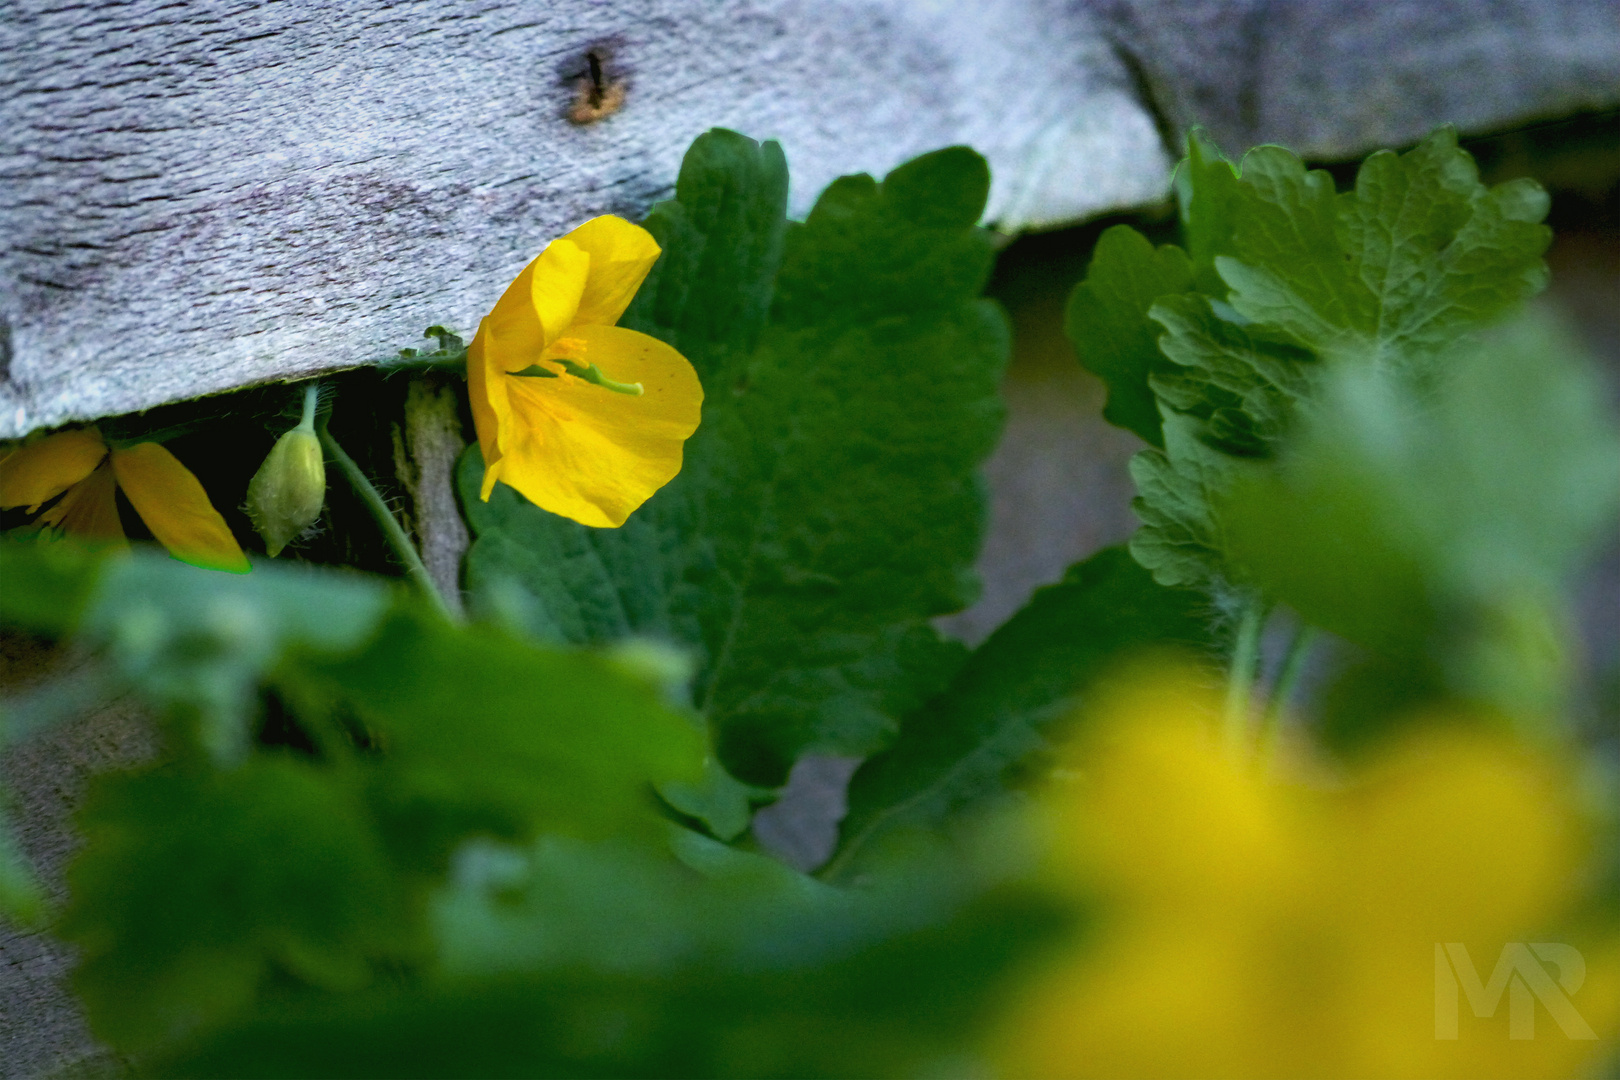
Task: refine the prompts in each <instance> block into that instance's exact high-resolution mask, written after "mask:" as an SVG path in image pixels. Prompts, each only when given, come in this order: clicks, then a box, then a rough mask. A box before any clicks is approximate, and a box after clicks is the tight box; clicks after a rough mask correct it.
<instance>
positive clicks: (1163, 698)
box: [995, 679, 1620, 1080]
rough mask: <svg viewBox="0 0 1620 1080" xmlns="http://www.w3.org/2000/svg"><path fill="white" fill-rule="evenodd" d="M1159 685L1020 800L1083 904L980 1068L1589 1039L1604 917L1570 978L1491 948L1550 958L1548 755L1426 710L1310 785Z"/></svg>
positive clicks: (1408, 1052)
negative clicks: (1092, 911)
mask: <svg viewBox="0 0 1620 1080" xmlns="http://www.w3.org/2000/svg"><path fill="white" fill-rule="evenodd" d="M1159 686H1160V689H1157V690H1147V689H1142V688H1139V689H1138V690H1137V691H1134V692H1130V693H1125V694H1122V695H1121V696H1120V698H1119V699H1118V700H1117V701H1115V702H1114V704H1113V706H1112V707H1111V708H1110V709H1109V710H1107V712H1108V715H1106V716H1104V717H1101V718H1100V724H1099V725H1098V727H1097V728H1096V729H1095V730H1097V731H1098V732H1099V734H1098V735H1097V737H1096V738H1095V739H1092V740H1088V741H1087V743H1086V744H1085V745H1084V746H1083V747H1081V748H1079V749H1078V750H1077V752H1076V754H1075V756H1074V758H1073V759H1072V760H1071V761H1070V762H1069V763H1068V767H1066V768H1064V769H1062V770H1060V771H1059V776H1061V777H1064V778H1065V779H1062V780H1060V781H1058V782H1056V783H1055V784H1054V786H1053V788H1052V789H1051V791H1050V792H1049V793H1048V794H1047V796H1046V797H1045V800H1044V801H1043V803H1042V804H1041V807H1040V810H1039V811H1038V817H1039V820H1040V822H1041V828H1042V830H1043V832H1044V835H1045V836H1046V838H1047V839H1048V840H1049V841H1050V844H1051V848H1050V850H1051V869H1052V870H1053V872H1054V874H1055V878H1056V880H1057V881H1058V882H1060V887H1062V888H1066V889H1069V890H1071V891H1073V890H1078V891H1080V892H1082V893H1084V894H1085V895H1086V896H1087V897H1088V898H1089V899H1090V900H1092V901H1093V902H1094V903H1095V905H1096V910H1097V912H1098V918H1097V921H1096V922H1095V923H1094V924H1093V925H1092V926H1091V927H1090V928H1089V933H1088V934H1087V935H1086V936H1085V937H1084V939H1083V940H1081V941H1078V942H1076V943H1075V944H1074V945H1073V946H1072V948H1071V949H1070V951H1068V952H1067V953H1066V954H1065V955H1062V956H1058V957H1053V958H1051V963H1050V964H1049V965H1048V966H1047V967H1046V968H1045V969H1044V970H1043V971H1041V972H1040V973H1039V974H1038V975H1037V976H1036V977H1035V978H1034V979H1033V980H1032V981H1031V982H1030V983H1029V984H1028V985H1027V987H1026V988H1025V990H1024V991H1023V992H1022V993H1021V994H1020V995H1019V996H1018V997H1017V998H1016V999H1015V1001H1014V1002H1013V1004H1012V1006H1011V1008H1010V1010H1009V1012H1008V1014H1007V1016H1006V1018H1005V1022H1004V1024H1003V1026H1002V1027H1001V1028H1000V1030H999V1031H998V1033H997V1036H996V1050H995V1054H996V1057H997V1060H998V1062H999V1065H1000V1067H1001V1071H1002V1074H1003V1075H1004V1076H1007V1077H1009V1078H1012V1077H1041V1078H1046V1077H1080V1076H1098V1077H1115V1078H1123V1077H1183V1076H1186V1077H1203V1078H1215V1077H1368V1078H1371V1077H1424V1078H1439V1077H1466V1078H1470V1080H1477V1078H1483V1077H1494V1076H1568V1075H1574V1074H1577V1073H1579V1072H1580V1071H1581V1070H1582V1069H1583V1068H1589V1067H1591V1066H1592V1065H1593V1064H1594V1063H1595V1062H1596V1061H1598V1060H1601V1055H1602V1053H1604V1052H1610V1053H1612V1052H1613V1051H1614V1048H1615V1037H1616V1035H1617V1034H1620V943H1617V942H1616V940H1615V938H1614V936H1613V928H1612V927H1609V928H1607V929H1605V930H1603V931H1600V932H1599V935H1598V936H1597V937H1595V938H1593V939H1591V940H1584V941H1583V942H1581V945H1580V948H1581V952H1582V953H1584V965H1585V974H1584V979H1583V978H1582V977H1580V976H1579V974H1578V973H1577V972H1576V971H1575V970H1573V968H1574V967H1579V966H1580V964H1579V962H1576V963H1575V964H1574V965H1573V966H1568V965H1566V966H1568V969H1567V970H1566V966H1557V965H1556V964H1555V966H1554V967H1553V968H1552V969H1551V970H1553V971H1555V972H1556V975H1547V974H1545V972H1546V971H1547V970H1548V969H1545V968H1542V967H1540V966H1539V962H1538V961H1537V960H1536V955H1539V954H1532V953H1530V952H1526V951H1524V947H1523V946H1522V945H1520V946H1515V945H1514V943H1534V944H1531V945H1530V946H1529V947H1530V948H1531V949H1540V950H1542V953H1544V954H1545V955H1542V956H1541V959H1548V960H1551V961H1559V960H1566V961H1567V959H1568V957H1569V956H1570V955H1571V954H1573V953H1574V952H1575V950H1573V949H1571V948H1570V946H1569V944H1567V943H1564V942H1561V943H1559V944H1558V945H1554V946H1552V947H1551V949H1550V950H1549V949H1548V948H1547V947H1546V946H1544V945H1542V944H1540V943H1543V942H1546V941H1548V940H1549V937H1548V935H1557V933H1558V931H1557V925H1558V924H1557V922H1556V920H1558V919H1559V918H1560V917H1561V916H1565V915H1567V914H1568V912H1569V910H1570V904H1571V901H1572V900H1573V899H1574V897H1575V894H1576V892H1577V889H1576V883H1577V881H1578V878H1579V874H1580V871H1581V863H1582V854H1583V851H1582V849H1583V843H1582V835H1581V818H1580V815H1579V814H1578V813H1577V812H1576V809H1575V807H1574V806H1573V805H1572V803H1571V800H1570V797H1569V795H1568V793H1567V790H1568V785H1567V777H1566V776H1564V775H1563V774H1562V772H1561V770H1560V769H1559V768H1558V767H1557V766H1556V764H1555V763H1553V762H1551V761H1549V760H1547V759H1546V758H1545V757H1542V756H1538V755H1537V754H1535V753H1533V752H1531V751H1529V750H1527V749H1525V748H1523V747H1520V746H1517V745H1514V744H1512V743H1509V742H1507V741H1505V740H1503V739H1500V738H1497V737H1494V736H1489V735H1486V734H1483V733H1480V732H1479V731H1478V730H1468V729H1465V728H1462V727H1453V728H1445V727H1441V726H1437V725H1427V726H1426V728H1425V730H1426V732H1427V734H1425V735H1422V736H1418V737H1415V738H1413V739H1412V740H1411V741H1409V742H1407V743H1406V744H1405V745H1403V746H1401V747H1400V748H1398V749H1396V750H1395V751H1393V752H1391V753H1389V754H1388V755H1387V756H1386V757H1384V758H1383V759H1381V760H1379V761H1377V762H1376V763H1373V764H1371V765H1368V766H1366V767H1365V768H1363V769H1361V770H1359V771H1358V772H1357V773H1356V775H1355V776H1353V777H1352V778H1350V779H1348V780H1344V781H1341V782H1338V783H1336V784H1328V783H1326V782H1325V780H1324V779H1323V778H1321V777H1317V778H1314V781H1315V782H1312V779H1313V778H1311V777H1308V776H1306V775H1304V770H1303V769H1301V768H1298V767H1295V768H1294V769H1293V770H1292V775H1289V774H1288V773H1286V772H1285V771H1284V770H1283V768H1281V767H1279V766H1273V767H1270V768H1263V767H1262V766H1261V765H1260V764H1259V763H1258V762H1255V761H1252V760H1250V761H1244V760H1236V759H1234V757H1233V756H1232V755H1231V754H1230V753H1228V752H1225V751H1223V749H1222V747H1221V745H1220V742H1219V739H1218V737H1217V734H1216V730H1217V728H1216V722H1215V716H1216V714H1217V712H1218V704H1217V703H1216V702H1215V700H1214V699H1213V696H1212V695H1210V694H1208V693H1207V692H1205V691H1203V690H1200V689H1197V688H1196V687H1195V686H1194V685H1193V683H1192V682H1191V681H1190V680H1182V681H1179V682H1174V683H1172V684H1169V685H1168V688H1166V686H1167V684H1166V683H1165V681H1164V680H1162V679H1161V680H1159ZM1551 940H1554V941H1557V940H1558V939H1557V937H1556V936H1553V937H1552V939H1551ZM1503 958H1505V959H1503ZM1504 963H1505V964H1506V966H1502V965H1503V964H1504ZM1515 964H1520V965H1523V964H1528V965H1529V966H1528V967H1525V966H1518V967H1516V966H1515ZM1555 979H1556V980H1563V981H1565V982H1566V983H1568V985H1567V986H1563V987H1560V986H1558V985H1557V984H1556V982H1555ZM1537 980H1539V981H1537ZM1531 982H1536V986H1535V987H1532V986H1531V985H1530V983H1531ZM1459 987H1460V988H1461V990H1462V993H1461V994H1459V993H1458V988H1459ZM1577 990H1578V991H1579V992H1578V993H1577V992H1575V991H1577ZM1566 991H1567V993H1566ZM1538 993H1539V994H1544V995H1545V996H1544V997H1542V998H1539V999H1536V1000H1539V1002H1540V1003H1539V1004H1537V1003H1536V1002H1535V1001H1533V1000H1532V997H1531V995H1533V994H1538ZM1448 995H1449V996H1448ZM1560 995H1563V996H1562V1002H1563V1005H1562V1006H1560V1005H1559V1002H1558V1001H1555V1000H1551V999H1557V998H1559V997H1560ZM1493 1004H1494V1005H1496V1006H1497V1007H1496V1008H1495V1010H1494V1014H1493V1015H1489V1016H1479V1015H1476V1011H1475V1010H1476V1008H1478V1009H1479V1010H1480V1011H1482V1012H1485V1013H1490V1012H1491V1007H1492V1005H1493ZM1553 1007H1558V1008H1562V1012H1561V1013H1554V1012H1553ZM1537 1009H1540V1010H1542V1011H1541V1014H1540V1016H1539V1017H1537V1018H1536V1021H1535V1026H1534V1038H1529V1039H1527V1038H1523V1037H1522V1036H1523V1034H1524V1028H1523V1024H1524V1023H1525V1019H1526V1016H1527V1015H1529V1013H1530V1012H1532V1011H1533V1010H1537ZM1508 1013H1512V1014H1513V1015H1512V1016H1511V1017H1510V1016H1506V1015H1504V1014H1508ZM1571 1013H1574V1014H1575V1015H1574V1017H1573V1019H1571ZM1560 1017H1561V1018H1560ZM1510 1023H1511V1024H1512V1025H1514V1026H1513V1027H1512V1037H1510ZM1566 1024H1568V1025H1569V1027H1570V1033H1566V1031H1565V1030H1562V1029H1563V1028H1564V1027H1565V1025H1566ZM1448 1025H1449V1027H1448ZM1572 1035H1573V1036H1574V1037H1572ZM1593 1035H1597V1036H1601V1038H1600V1039H1599V1040H1598V1041H1593V1039H1592V1038H1591V1036H1593Z"/></svg>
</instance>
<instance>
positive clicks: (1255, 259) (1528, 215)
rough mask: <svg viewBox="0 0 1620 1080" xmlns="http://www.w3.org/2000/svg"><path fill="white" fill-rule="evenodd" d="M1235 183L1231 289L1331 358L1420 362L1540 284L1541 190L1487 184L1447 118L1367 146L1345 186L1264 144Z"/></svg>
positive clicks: (1260, 317) (1223, 264)
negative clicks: (1413, 141)
mask: <svg viewBox="0 0 1620 1080" xmlns="http://www.w3.org/2000/svg"><path fill="white" fill-rule="evenodd" d="M1239 192H1240V194H1239V197H1238V201H1237V205H1236V207H1235V210H1236V214H1235V225H1234V229H1233V244H1232V247H1233V254H1232V255H1231V256H1225V257H1217V258H1216V260H1215V264H1216V267H1217V269H1218V270H1219V272H1220V275H1221V278H1222V279H1223V280H1224V281H1225V282H1226V283H1227V284H1228V285H1229V286H1231V290H1232V291H1231V294H1230V296H1229V297H1228V301H1229V303H1230V304H1231V305H1232V307H1233V309H1234V310H1236V311H1237V312H1238V314H1239V315H1241V316H1243V317H1244V318H1245V319H1249V320H1252V321H1254V322H1258V323H1264V324H1266V325H1268V326H1270V327H1272V328H1275V329H1276V330H1278V331H1281V332H1282V333H1284V334H1286V335H1288V336H1289V337H1290V338H1291V339H1292V340H1293V341H1294V342H1295V343H1297V344H1299V345H1301V346H1303V347H1305V348H1308V349H1310V350H1311V351H1312V352H1314V353H1315V354H1316V355H1317V356H1318V357H1321V358H1323V359H1341V358H1342V359H1345V360H1349V361H1351V362H1355V363H1371V364H1389V365H1393V366H1397V367H1413V366H1415V365H1417V364H1419V363H1421V362H1422V361H1423V360H1425V359H1427V358H1432V357H1433V356H1434V355H1435V354H1437V353H1438V352H1440V351H1442V350H1444V349H1446V348H1448V347H1449V346H1450V345H1451V344H1452V343H1453V342H1454V341H1455V340H1456V339H1457V338H1458V337H1459V336H1460V335H1462V334H1464V333H1467V332H1469V331H1473V330H1478V329H1480V328H1482V327H1484V326H1485V325H1487V324H1489V323H1491V322H1493V321H1495V320H1496V319H1498V318H1499V317H1501V316H1502V315H1503V314H1505V313H1506V312H1508V311H1509V310H1510V309H1512V308H1513V307H1514V306H1516V305H1517V304H1518V303H1520V302H1521V301H1523V300H1525V299H1527V298H1528V297H1529V296H1531V295H1533V294H1534V293H1536V292H1538V291H1540V290H1541V289H1542V288H1544V287H1545V285H1546V281H1547V270H1546V266H1545V264H1544V263H1543V262H1542V259H1541V255H1542V252H1544V251H1545V250H1546V248H1547V244H1548V243H1549V242H1550V241H1551V239H1552V232H1551V230H1549V229H1548V228H1546V227H1545V226H1544V225H1541V224H1539V222H1540V221H1541V219H1542V218H1543V217H1544V216H1546V213H1547V205H1548V202H1547V195H1546V192H1544V191H1542V189H1541V188H1540V187H1539V186H1538V185H1537V184H1536V183H1535V182H1534V181H1530V180H1515V181H1510V182H1508V183H1506V184H1501V185H1498V186H1497V187H1495V188H1491V189H1487V188H1485V187H1484V185H1482V184H1481V183H1480V182H1479V176H1478V171H1477V170H1476V169H1475V167H1474V162H1473V159H1472V158H1471V157H1469V155H1468V154H1467V152H1465V151H1463V150H1460V149H1458V148H1457V134H1456V132H1455V131H1454V130H1452V129H1451V128H1442V129H1440V130H1439V131H1437V132H1435V133H1434V134H1433V135H1430V136H1429V137H1428V138H1427V139H1424V140H1423V141H1422V142H1421V143H1419V144H1418V145H1417V146H1416V147H1415V148H1414V149H1412V150H1410V151H1408V152H1407V153H1405V154H1400V155H1397V154H1394V153H1391V152H1389V151H1381V152H1379V153H1376V154H1374V155H1372V156H1371V157H1369V158H1368V159H1367V160H1366V161H1365V162H1363V163H1362V166H1361V169H1360V170H1359V171H1358V172H1357V174H1356V186H1355V190H1353V191H1348V192H1345V193H1344V194H1342V195H1338V194H1335V193H1334V190H1333V180H1332V178H1331V177H1330V176H1329V175H1328V174H1327V173H1325V172H1321V171H1313V172H1307V171H1306V170H1305V167H1304V165H1303V164H1302V163H1301V162H1300V160H1299V158H1297V157H1295V156H1294V155H1293V154H1291V153H1289V152H1288V151H1287V150H1284V149H1282V148H1281V147H1277V146H1262V147H1259V148H1257V149H1255V150H1251V151H1250V152H1249V153H1248V154H1246V155H1244V158H1243V168H1242V179H1241V181H1240V183H1239Z"/></svg>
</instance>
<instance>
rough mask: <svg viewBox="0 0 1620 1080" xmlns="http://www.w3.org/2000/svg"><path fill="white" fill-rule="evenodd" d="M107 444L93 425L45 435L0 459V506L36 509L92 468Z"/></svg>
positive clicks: (93, 468) (88, 472)
mask: <svg viewBox="0 0 1620 1080" xmlns="http://www.w3.org/2000/svg"><path fill="white" fill-rule="evenodd" d="M106 456H107V444H106V443H105V442H103V441H102V440H101V434H100V432H98V431H96V429H95V428H78V429H76V430H74V431H59V432H57V433H56V434H55V435H47V436H45V437H44V438H43V439H40V440H39V441H38V442H33V443H29V444H28V445H26V446H24V447H21V448H20V449H18V450H16V451H15V452H14V453H11V454H8V455H6V456H5V458H4V459H0V507H4V508H5V509H7V510H9V509H11V508H12V507H13V506H26V507H28V508H29V509H30V510H33V509H37V508H38V507H39V505H40V504H41V503H44V502H49V501H50V500H51V499H54V498H56V497H57V496H58V495H60V494H62V492H64V491H66V490H67V489H68V488H70V487H72V486H73V485H74V484H77V483H78V482H79V481H81V480H83V479H84V478H85V477H87V476H89V475H90V474H91V473H92V472H94V471H95V468H96V466H97V465H99V464H101V460H102V459H103V458H105V457H106Z"/></svg>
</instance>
